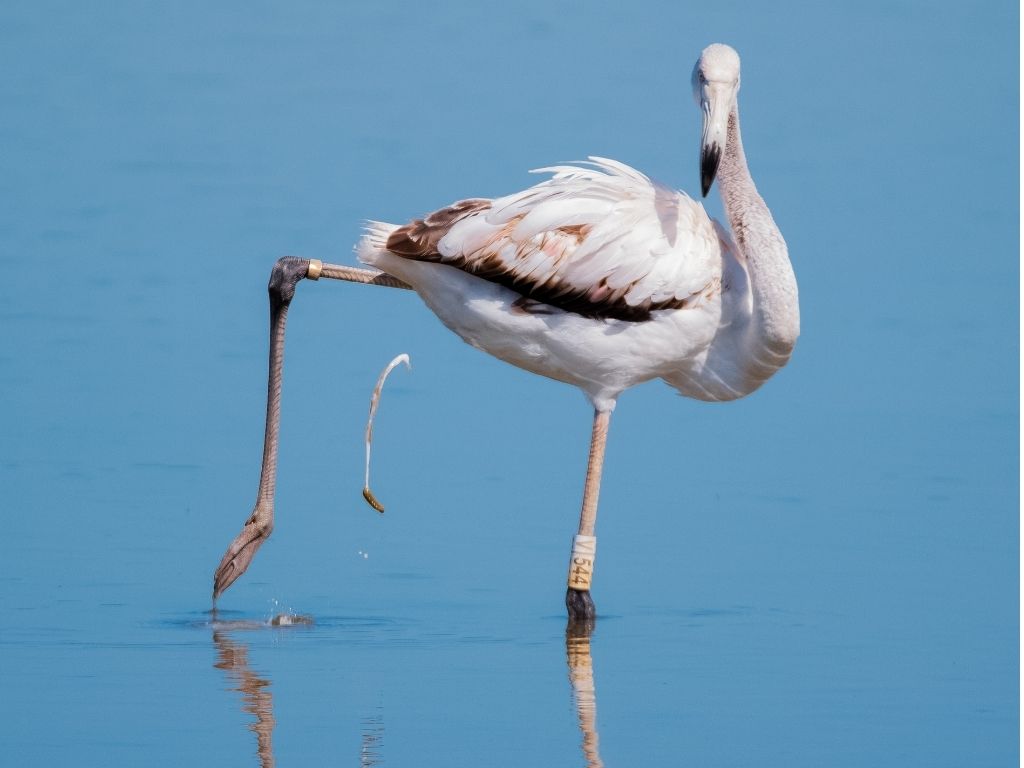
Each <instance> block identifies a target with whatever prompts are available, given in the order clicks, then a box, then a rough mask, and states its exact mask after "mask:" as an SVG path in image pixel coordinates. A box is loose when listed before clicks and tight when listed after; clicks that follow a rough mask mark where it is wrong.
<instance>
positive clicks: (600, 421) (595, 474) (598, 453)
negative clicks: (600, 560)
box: [565, 411, 612, 622]
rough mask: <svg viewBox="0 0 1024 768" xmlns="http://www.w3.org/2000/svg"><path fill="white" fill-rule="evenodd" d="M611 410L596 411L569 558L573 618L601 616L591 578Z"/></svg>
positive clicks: (568, 599)
mask: <svg viewBox="0 0 1024 768" xmlns="http://www.w3.org/2000/svg"><path fill="white" fill-rule="evenodd" d="M611 415H612V414H611V411H594V429H593V432H592V433H591V437H590V460H589V461H588V462H587V482H586V485H584V487H583V507H582V509H581V510H580V527H579V531H578V532H577V533H576V536H575V538H573V542H572V557H571V558H570V560H569V588H568V589H567V590H566V592H565V607H566V608H567V609H568V611H569V621H570V622H593V620H594V619H595V618H596V617H597V610H596V609H595V608H594V601H593V599H592V598H591V597H590V582H591V579H592V578H593V576H594V556H595V554H596V552H597V538H596V537H595V536H594V524H595V523H596V522H597V497H598V496H599V495H600V492H601V468H602V466H603V465H604V446H605V443H606V442H607V441H608V423H609V421H611Z"/></svg>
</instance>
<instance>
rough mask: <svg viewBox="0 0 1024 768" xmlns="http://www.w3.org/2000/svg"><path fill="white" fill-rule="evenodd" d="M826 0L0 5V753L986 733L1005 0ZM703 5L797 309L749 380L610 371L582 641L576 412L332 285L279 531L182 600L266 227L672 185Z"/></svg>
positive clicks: (308, 290)
mask: <svg viewBox="0 0 1024 768" xmlns="http://www.w3.org/2000/svg"><path fill="white" fill-rule="evenodd" d="M844 5H845V7H830V6H831V4H822V3H793V4H786V6H785V7H776V6H773V5H764V6H763V7H760V6H758V7H754V6H752V5H751V4H748V3H735V2H718V3H713V4H706V6H704V7H699V8H698V7H695V6H693V5H692V4H688V3H687V4H684V3H660V4H659V3H643V2H641V3H629V4H596V3H595V4H589V5H587V6H585V7H579V6H577V5H572V4H558V3H551V2H544V3H540V2H536V3H521V4H506V5H499V6H489V5H481V4H469V3H466V4H455V3H453V4H446V5H445V6H443V7H429V6H424V5H420V4H412V3H409V4H399V3H393V4H359V5H356V4H338V3H336V4H329V3H291V4H287V5H285V4H271V3H255V4H253V3H221V4H217V6H216V7H212V6H210V5H209V4H206V3H195V2H185V3H175V4H165V5H162V6H158V5H157V4H137V3H114V2H111V3H100V4H80V3H34V2H33V3H18V2H9V3H5V4H4V5H3V6H2V7H0V100H2V103H3V117H2V119H0V147H2V151H0V200H2V203H3V204H2V205H0V260H2V261H0V263H2V266H3V267H4V275H5V279H4V297H3V301H2V302H0V329H2V333H0V394H2V398H0V489H2V492H3V493H2V498H3V504H2V507H0V509H2V522H3V527H4V532H3V535H2V536H0V690H2V695H0V744H2V745H3V750H4V759H5V761H9V762H10V763H11V764H18V765H61V764H70V763H74V764H77V765H104V766H105V765H129V764H145V765H173V766H180V765H213V764H223V765H260V764H261V761H262V764H264V765H268V764H270V762H271V761H273V760H275V759H276V761H277V762H278V763H279V764H281V765H299V764H308V765H324V764H327V763H329V762H333V763H340V764H343V765H356V764H361V765H382V764H386V765H392V766H401V765H415V766H432V765H437V766H442V765H443V766H449V765H481V764H487V765H495V766H503V765H508V766H523V765H539V766H573V765H585V764H587V761H589V762H590V763H591V764H592V765H596V764H597V763H596V762H595V758H596V759H599V760H601V761H603V762H604V764H605V765H607V766H628V765H644V766H663V765H664V766H674V765H680V764H699V765H723V766H739V765H751V764H758V765H770V766H775V765H778V766H803V765H806V766H820V765H829V766H864V765H874V766H900V767H901V768H902V767H903V766H965V765H970V766H1003V765H1013V764H1016V762H1017V758H1018V725H1017V724H1018V679H1019V669H1018V637H1019V632H1018V606H1019V587H1018V584H1019V582H1018V562H1019V557H1018V540H1019V523H1018V487H1019V486H1018V460H1019V449H1018V419H1019V409H1018V386H1019V379H1018V342H1019V338H1018V328H1019V313H1018V295H1017V286H1018V281H1019V263H1018V242H1017V227H1018V203H1019V195H1018V180H1017V169H1018V117H1017V116H1018V99H1019V82H1018V78H1017V72H1018V69H1017V60H1018V42H1017V29H1018V9H1017V6H1016V5H1015V4H1012V3H988V4H983V5H979V6H977V7H975V6H968V5H965V4H946V3H915V2H905V3H890V2H885V3H882V2H864V3H857V4H852V3H850V4H844ZM713 41H722V42H728V43H731V44H732V45H734V46H735V47H736V48H737V49H738V50H739V52H740V54H741V55H742V56H743V62H744V73H743V89H742V91H741V94H740V101H741V105H742V106H741V109H742V112H743V126H744V139H745V144H746V149H747V154H748V157H749V159H750V162H751V166H752V170H753V173H754V176H755V179H756V180H757V183H758V185H759V188H760V190H761V192H762V193H763V195H764V196H765V198H766V200H767V201H768V204H769V205H770V207H771V208H772V210H773V213H774V215H775V218H776V219H777V221H778V222H779V224H780V226H781V228H782V230H783V232H784V234H785V236H786V238H787V241H788V243H789V246H790V252H791V255H792V258H793V261H794V265H795V268H796V272H797V276H798V279H799V282H800V289H801V307H802V318H803V335H802V337H801V339H800V343H799V345H798V347H797V351H796V355H795V356H794V358H793V361H792V363H791V364H790V365H789V366H788V367H787V368H786V369H785V370H784V371H782V372H781V373H780V374H779V375H778V376H777V377H776V378H775V379H774V380H773V381H771V382H770V383H769V384H768V385H767V386H766V387H765V388H764V389H763V390H762V391H760V392H758V393H757V394H756V395H754V396H752V397H751V398H749V399H747V400H744V401H740V402H736V403H731V404H728V405H724V406H709V405H705V404H699V403H694V402H691V401H686V400H683V399H681V398H679V397H677V396H675V395H674V394H672V392H671V391H670V390H669V389H668V388H667V387H664V386H663V385H654V384H652V385H648V386H646V387H641V388H639V389H637V390H635V391H632V392H629V393H627V394H626V395H625V396H624V397H623V398H622V400H621V401H620V404H619V408H618V410H617V411H616V413H615V417H614V421H613V424H612V432H611V440H610V443H609V451H608V457H607V463H606V472H605V482H604V486H603V489H602V499H601V511H600V516H599V521H598V533H599V538H600V559H599V562H598V567H597V577H596V583H595V592H594V594H595V599H596V600H597V603H598V608H599V610H600V612H601V614H602V616H601V618H600V620H599V621H598V625H597V630H596V632H595V633H594V635H593V636H592V637H591V638H590V643H589V651H588V650H587V647H586V644H585V643H584V642H583V641H581V640H577V639H572V638H570V640H569V642H568V647H567V640H566V636H565V621H564V608H563V607H562V605H561V601H562V596H563V589H564V588H563V586H562V585H563V583H564V576H565V567H566V560H567V556H568V547H569V543H570V538H571V535H572V533H573V532H574V529H575V525H576V516H577V505H578V502H579V494H580V490H581V487H582V480H583V472H584V468H585V463H586V442H587V439H588V437H589V429H590V413H589V410H588V407H587V405H586V404H585V402H584V401H583V399H582V398H581V397H580V395H579V394H578V393H577V392H575V391H573V390H572V389H570V388H568V387H565V386H563V385H559V384H556V383H553V382H549V381H545V380H540V379H536V378H534V377H531V376H529V375H528V374H525V373H523V372H521V371H517V370H514V369H512V368H509V367H508V366H505V365H503V364H501V363H499V362H497V361H494V360H491V359H489V358H487V357H485V356H483V355H481V354H479V353H477V352H475V351H473V350H471V349H469V348H468V347H466V346H465V345H463V344H462V343H461V342H459V341H458V340H457V339H455V338H454V337H452V336H451V335H450V334H449V333H448V332H447V331H445V329H444V328H442V327H441V326H440V324H439V323H438V322H436V321H435V320H433V318H432V317H431V316H430V315H429V313H428V312H427V310H426V309H425V308H423V307H422V305H420V304H419V302H418V301H417V300H416V299H415V297H413V296H410V295H408V294H405V293H403V292H389V291H386V290H384V289H377V288H363V287H360V286H353V285H345V284H340V283H332V282H327V281H322V282H320V283H304V284H302V285H301V286H300V287H299V292H298V297H297V299H296V301H295V303H294V305H293V307H292V310H291V315H290V318H291V319H290V321H289V341H288V362H287V366H286V382H285V395H284V416H283V422H282V448H281V463H280V481H279V486H278V496H277V502H278V519H277V528H276V530H275V533H274V537H273V538H272V539H271V541H270V542H269V543H268V544H267V545H266V546H265V547H264V548H263V550H261V551H260V553H259V555H258V556H257V558H256V560H255V562H254V564H253V566H252V567H251V568H250V570H249V572H248V573H247V574H246V575H245V576H244V577H243V578H242V579H241V580H240V581H239V582H238V583H237V584H236V585H235V586H233V587H232V588H231V589H230V590H229V592H228V593H227V594H226V595H225V596H224V598H223V599H222V601H221V609H222V612H221V613H220V614H219V615H217V616H216V617H214V616H211V615H210V614H209V613H208V609H209V590H210V582H211V576H212V572H213V569H214V567H215V565H216V563H217V562H218V560H219V558H220V556H221V554H222V552H223V550H224V547H225V546H226V545H227V543H228V541H229V540H230V539H231V537H233V536H234V535H235V534H236V533H237V531H238V528H239V526H240V525H241V523H242V522H243V521H244V519H245V518H246V516H247V515H248V514H249V511H250V509H251V504H252V501H253V498H254V494H255V489H256V482H257V480H258V463H259V458H260V450H261V441H262V430H263V424H262V419H263V407H264V397H265V386H266V384H265V375H266V370H265V366H266V360H265V355H266V333H267V330H266V323H267V320H266V293H265V290H266V288H265V286H266V280H267V276H268V274H269V271H270V267H271V266H272V264H273V262H274V260H275V259H276V258H277V257H278V256H281V255H283V254H297V255H302V256H305V257H312V258H320V259H323V260H325V261H331V262H336V263H337V262H342V263H345V262H350V261H351V258H352V257H351V255H350V250H349V249H350V246H351V243H353V242H354V241H355V239H356V238H357V236H358V233H359V228H360V224H361V221H362V220H364V219H367V218H381V219H386V220H392V221H402V220H405V219H408V218H410V217H413V216H417V215H420V214H422V213H424V212H425V211H428V210H431V209H433V208H436V207H438V206H440V205H443V204H446V203H448V202H450V201H452V200H455V199H459V198H462V197H467V196H493V195H499V194H502V193H506V192H509V191H513V190H516V189H518V188H521V187H522V186H523V185H525V184H528V183H530V182H531V181H532V180H533V179H532V178H531V177H529V176H527V175H526V173H525V171H526V170H527V169H529V168H534V167H538V166H543V165H547V164H550V163H553V162H558V161H563V160H571V159H578V158H582V157H583V156H585V155H587V154H597V155H605V156H610V157H615V158H618V159H620V160H623V161H625V162H628V163H630V164H631V165H634V166H635V167H637V168H639V169H641V170H644V171H646V172H648V173H650V174H652V175H653V176H655V177H657V178H660V179H662V180H664V181H666V182H668V183H671V184H674V185H677V186H679V187H681V188H683V189H686V190H689V191H691V192H694V191H696V189H697V186H698V179H697V154H698V140H699V124H700V123H699V115H698V113H697V111H696V109H695V108H694V106H693V104H692V101H691V99H690V95H689V85H688V83H689V73H690V69H691V67H692V64H693V61H694V59H695V58H696V56H697V54H698V53H699V51H700V50H701V49H702V48H703V47H704V46H705V45H706V44H708V43H709V42H713ZM708 207H709V209H710V210H711V211H712V212H713V213H714V214H715V215H720V212H721V207H720V204H719V203H718V201H717V198H716V197H715V193H713V194H712V196H711V197H710V198H709V202H708ZM399 352H408V353H410V355H411V356H412V360H413V366H414V368H413V371H412V373H406V372H404V371H399V372H396V374H395V375H394V377H393V378H392V380H390V381H389V383H388V386H387V390H386V392H385V398H384V403H383V405H382V409H381V413H380V415H379V418H378V422H377V426H376V441H377V442H376V445H375V469H374V476H375V484H374V490H375V491H376V492H377V493H378V495H379V496H380V497H381V499H382V500H383V501H384V503H385V504H386V505H387V508H388V511H387V513H386V514H385V515H384V516H379V515H377V514H376V513H374V512H372V511H371V510H370V509H369V508H368V507H366V506H365V504H364V503H363V501H362V499H361V498H360V495H359V490H360V487H361V482H362V451H363V446H362V430H363V426H364V419H365V415H366V407H367V402H368V399H369V393H370V390H371V388H372V386H373V383H374V381H375V379H376V376H377V374H378V372H379V370H380V369H381V368H382V367H383V366H384V364H385V363H386V362H387V361H388V360H390V359H391V358H392V357H393V356H394V355H396V354H398V353H399ZM280 614H285V615H293V614H295V615H305V616H310V617H312V619H313V622H314V623H313V624H312V625H301V626H294V627H277V628H275V627H269V626H267V621H268V620H269V619H270V618H271V617H273V616H277V615H280ZM588 670H589V674H588ZM573 679H575V680H576V687H575V688H574V687H573V685H572V684H571V680H573ZM591 683H592V685H593V693H592V694H591V692H590V685H591ZM584 741H586V747H584ZM598 755H599V758H598V757H597V756H598Z"/></svg>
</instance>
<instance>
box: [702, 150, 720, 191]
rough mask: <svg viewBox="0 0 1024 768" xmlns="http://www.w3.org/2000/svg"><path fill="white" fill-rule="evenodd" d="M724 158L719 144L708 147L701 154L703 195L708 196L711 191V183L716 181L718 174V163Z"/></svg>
mask: <svg viewBox="0 0 1024 768" xmlns="http://www.w3.org/2000/svg"><path fill="white" fill-rule="evenodd" d="M721 160H722V150H721V148H720V147H719V146H718V144H712V145H711V146H709V147H707V148H706V149H705V150H704V151H703V152H702V153H701V156H700V192H701V196H702V197H707V196H708V192H710V191H711V185H712V184H713V183H714V182H715V176H716V175H717V174H718V164H719V162H721Z"/></svg>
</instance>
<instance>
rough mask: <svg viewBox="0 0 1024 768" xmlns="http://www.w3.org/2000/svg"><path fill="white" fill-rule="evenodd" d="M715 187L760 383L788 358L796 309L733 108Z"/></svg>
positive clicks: (782, 250) (781, 245)
mask: <svg viewBox="0 0 1024 768" xmlns="http://www.w3.org/2000/svg"><path fill="white" fill-rule="evenodd" d="M718 185H719V192H720V193H721V195H722V202H723V204H724V206H725V212H726V215H727V216H728V218H729V226H730V228H731V229H732V234H733V239H734V240H735V241H736V245H737V247H738V248H739V250H740V253H741V254H742V255H743V257H744V259H745V260H746V267H747V273H748V275H749V278H750V294H751V322H750V323H749V325H748V326H747V327H746V328H745V329H744V333H745V339H744V346H745V347H746V353H747V357H748V359H749V360H750V361H751V365H752V367H753V368H754V369H756V370H752V371H750V374H751V375H752V376H753V377H754V378H759V379H761V380H762V381H763V379H766V378H768V376H770V375H771V374H772V373H774V372H775V371H776V370H778V369H779V368H781V367H782V366H783V365H785V364H786V361H787V360H789V356H790V355H791V354H792V352H793V347H794V346H795V345H796V339H797V336H799V334H800V307H799V304H798V300H797V286H796V277H795V276H794V274H793V267H792V265H791V264H790V261H789V252H788V250H787V249H786V241H785V240H783V238H782V233H781V232H779V228H778V227H777V226H776V224H775V220H774V219H773V218H772V214H771V212H770V211H769V210H768V206H767V205H765V202H764V200H763V199H762V198H761V196H760V195H759V194H758V192H757V187H756V186H755V185H754V180H753V179H752V178H751V176H750V171H749V169H748V168H747V158H746V155H745V154H744V153H743V140H742V138H741V136H740V118H739V113H738V111H737V109H736V108H733V111H732V112H731V113H730V114H729V123H728V134H727V137H726V143H725V153H724V154H723V156H722V162H721V165H720V166H719V169H718ZM762 376H763V378H762Z"/></svg>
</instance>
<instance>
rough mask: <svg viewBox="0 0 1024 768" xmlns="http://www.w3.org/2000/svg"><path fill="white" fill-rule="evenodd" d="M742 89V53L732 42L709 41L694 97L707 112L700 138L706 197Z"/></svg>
mask: <svg viewBox="0 0 1024 768" xmlns="http://www.w3.org/2000/svg"><path fill="white" fill-rule="evenodd" d="M739 90H740V57H739V54H737V53H736V51H735V50H733V49H732V48H730V47H729V46H728V45H722V44H721V43H714V44H713V45H709V46H708V47H707V48H705V49H704V50H703V51H702V52H701V54H700V58H699V59H697V63H696V64H695V65H694V67H693V98H694V101H696V102H697V106H699V107H700V110H701V113H702V114H703V116H704V119H703V122H704V125H703V130H702V131H701V139H700V191H701V195H703V196H704V197H707V195H708V191H709V190H710V189H711V184H712V183H713V182H714V180H715V174H717V173H718V164H719V162H721V160H722V152H723V151H724V150H725V142H726V136H727V135H728V125H729V115H730V114H731V113H732V111H733V110H734V109H735V107H736V94H737V93H738V92H739Z"/></svg>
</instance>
